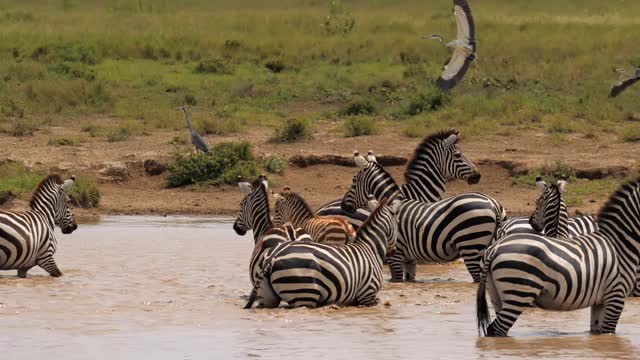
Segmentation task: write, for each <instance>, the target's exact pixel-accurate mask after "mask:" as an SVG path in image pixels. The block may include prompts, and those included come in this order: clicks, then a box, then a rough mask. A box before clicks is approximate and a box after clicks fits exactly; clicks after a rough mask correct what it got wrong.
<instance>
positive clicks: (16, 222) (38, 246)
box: [0, 175, 78, 278]
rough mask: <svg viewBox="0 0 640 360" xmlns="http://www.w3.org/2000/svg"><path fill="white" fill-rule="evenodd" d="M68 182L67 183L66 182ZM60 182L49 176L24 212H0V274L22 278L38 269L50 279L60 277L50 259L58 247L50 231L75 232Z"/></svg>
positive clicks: (67, 201) (53, 176) (66, 198)
mask: <svg viewBox="0 0 640 360" xmlns="http://www.w3.org/2000/svg"><path fill="white" fill-rule="evenodd" d="M67 181H70V180H67ZM71 184H73V181H72V180H71V182H70V183H68V184H65V185H64V186H63V181H62V178H60V176H58V175H50V176H48V177H46V178H45V179H43V180H42V181H40V183H39V184H38V185H37V186H36V188H35V190H34V191H33V196H32V197H31V201H30V203H29V205H30V208H31V209H30V210H28V211H25V212H11V211H0V270H18V276H19V277H21V278H24V277H26V276H27V272H28V271H29V269H31V268H32V267H34V266H36V265H37V266H40V267H41V268H43V269H44V270H45V271H46V272H47V273H49V274H50V275H51V276H55V277H58V276H61V275H62V272H61V271H60V269H58V266H57V265H56V262H55V260H54V259H53V255H54V254H55V252H56V249H57V247H58V240H57V239H56V237H55V233H54V227H55V226H58V227H60V229H61V230H62V233H63V234H70V233H72V232H73V231H74V230H76V229H77V228H78V225H77V224H76V222H75V220H74V218H73V215H72V214H71V210H70V208H69V197H68V196H67V192H66V187H68V186H70V185H71Z"/></svg>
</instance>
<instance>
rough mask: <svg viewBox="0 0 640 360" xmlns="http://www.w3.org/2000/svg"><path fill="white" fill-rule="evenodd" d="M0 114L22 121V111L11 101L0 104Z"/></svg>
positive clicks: (21, 108)
mask: <svg viewBox="0 0 640 360" xmlns="http://www.w3.org/2000/svg"><path fill="white" fill-rule="evenodd" d="M0 114H3V115H6V116H8V117H14V118H20V119H22V118H23V117H24V109H23V107H22V106H20V105H18V104H17V103H16V102H15V101H13V99H8V100H7V101H3V102H2V103H0Z"/></svg>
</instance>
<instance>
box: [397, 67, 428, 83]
mask: <svg viewBox="0 0 640 360" xmlns="http://www.w3.org/2000/svg"><path fill="white" fill-rule="evenodd" d="M402 77H403V78H405V79H407V80H414V81H424V80H425V79H427V78H429V74H428V73H427V70H425V68H424V66H423V65H422V64H409V65H407V67H406V68H405V70H404V71H403V72H402Z"/></svg>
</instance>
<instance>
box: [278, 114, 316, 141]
mask: <svg viewBox="0 0 640 360" xmlns="http://www.w3.org/2000/svg"><path fill="white" fill-rule="evenodd" d="M312 137H313V136H312V131H311V123H310V122H309V120H300V119H289V120H287V121H286V122H285V123H284V124H282V126H280V128H278V129H276V130H275V132H274V134H273V137H272V138H271V141H272V142H276V143H292V142H296V141H301V140H308V139H311V138H312Z"/></svg>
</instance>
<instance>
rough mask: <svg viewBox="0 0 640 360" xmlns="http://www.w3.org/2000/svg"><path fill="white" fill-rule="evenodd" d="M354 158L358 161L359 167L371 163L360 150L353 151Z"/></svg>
mask: <svg viewBox="0 0 640 360" xmlns="http://www.w3.org/2000/svg"><path fill="white" fill-rule="evenodd" d="M353 160H355V161H356V166H358V167H365V166H367V164H368V163H369V162H368V161H367V159H365V158H364V156H362V155H360V152H359V151H358V150H356V151H354V152H353Z"/></svg>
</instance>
